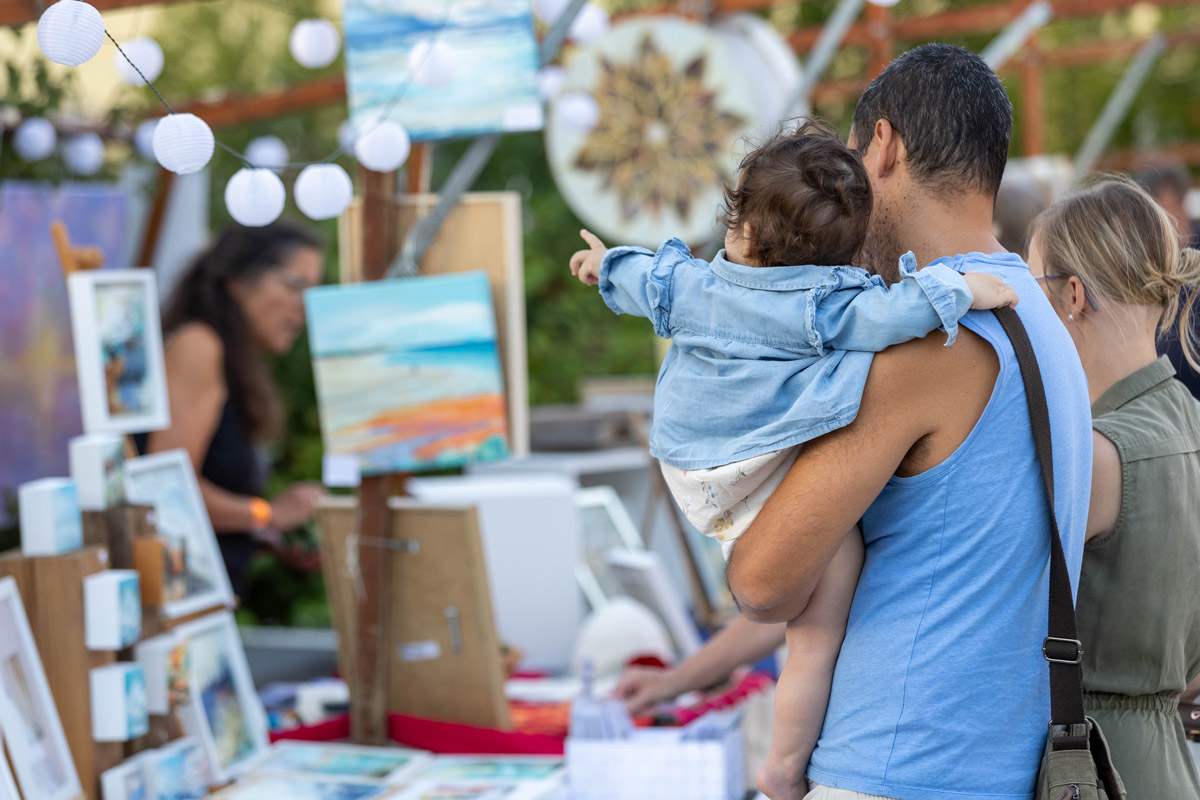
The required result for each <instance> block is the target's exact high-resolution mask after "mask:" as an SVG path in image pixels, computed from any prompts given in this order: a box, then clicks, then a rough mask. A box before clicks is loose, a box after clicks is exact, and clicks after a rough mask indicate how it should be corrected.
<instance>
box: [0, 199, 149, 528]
mask: <svg viewBox="0 0 1200 800" xmlns="http://www.w3.org/2000/svg"><path fill="white" fill-rule="evenodd" d="M130 211H131V202H130V191H129V190H127V189H121V188H118V187H117V186H115V185H113V184H106V183H102V182H97V181H88V182H86V183H76V184H56V185H50V184H35V183H28V182H25V181H16V180H5V181H3V184H2V185H0V264H7V265H14V266H13V267H12V268H10V269H6V270H5V271H4V280H0V452H5V453H20V454H21V457H20V458H0V493H3V492H4V491H6V490H14V491H15V490H16V487H17V486H19V485H20V484H22V483H27V482H29V481H31V480H34V479H36V478H41V477H44V476H46V475H66V474H67V471H68V461H67V449H68V442H69V440H70V439H71V438H72V437H74V436H78V435H79V434H80V433H82V432H83V424H82V421H81V419H80V412H79V388H78V383H77V382H76V377H75V356H74V347H73V344H72V341H71V333H70V319H71V315H70V307H69V305H68V303H67V287H66V283H65V282H64V281H63V277H62V271H61V269H60V268H59V261H58V254H57V252H56V251H55V248H54V239H53V238H52V237H51V235H50V224H51V223H52V222H54V221H55V220H61V221H62V222H64V223H65V224H66V226H67V230H68V231H69V232H70V234H71V237H72V238H73V239H74V240H75V241H77V242H80V243H84V244H88V245H95V246H97V247H99V248H100V249H101V250H102V251H103V252H104V257H105V265H106V268H117V269H120V268H123V267H126V266H128V265H129V260H130V258H131V254H132V246H131V244H132V239H131V237H130V236H129V235H128V234H129V231H130V229H131V228H132V227H134V226H133V225H132V221H131V214H130ZM15 265H23V266H22V268H21V269H17V268H15ZM5 513H6V512H5V510H4V508H3V505H2V504H0V523H3V521H4V517H5Z"/></svg>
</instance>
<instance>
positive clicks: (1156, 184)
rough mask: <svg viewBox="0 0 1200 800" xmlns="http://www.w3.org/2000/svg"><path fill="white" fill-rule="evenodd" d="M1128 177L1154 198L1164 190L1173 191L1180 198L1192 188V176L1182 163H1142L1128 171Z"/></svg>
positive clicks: (1157, 197) (1159, 197) (1185, 195)
mask: <svg viewBox="0 0 1200 800" xmlns="http://www.w3.org/2000/svg"><path fill="white" fill-rule="evenodd" d="M1129 177H1131V178H1133V179H1134V180H1135V181H1137V183H1138V185H1139V186H1141V187H1142V188H1143V189H1145V190H1146V192H1147V193H1148V194H1149V195H1150V196H1151V197H1153V198H1154V199H1155V200H1158V199H1161V198H1162V196H1163V193H1164V192H1168V191H1170V192H1174V193H1175V196H1176V197H1178V198H1179V199H1180V200H1182V199H1183V198H1185V197H1187V193H1188V190H1189V189H1191V188H1192V178H1191V176H1190V175H1189V174H1188V171H1187V167H1185V166H1183V164H1179V163H1174V162H1169V161H1162V162H1157V163H1148V164H1143V165H1141V166H1139V167H1136V168H1135V169H1134V170H1133V171H1132V172H1130V173H1129Z"/></svg>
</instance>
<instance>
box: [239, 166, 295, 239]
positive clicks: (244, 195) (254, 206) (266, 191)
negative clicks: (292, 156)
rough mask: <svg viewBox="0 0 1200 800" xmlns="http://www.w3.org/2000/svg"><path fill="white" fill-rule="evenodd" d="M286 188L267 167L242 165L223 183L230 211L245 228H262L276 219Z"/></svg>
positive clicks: (281, 206)
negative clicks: (243, 167) (240, 168)
mask: <svg viewBox="0 0 1200 800" xmlns="http://www.w3.org/2000/svg"><path fill="white" fill-rule="evenodd" d="M285 200H286V192H284V190H283V181H281V180H279V176H278V175H276V174H275V173H274V172H271V170H269V169H242V170H238V171H237V172H235V173H234V174H233V177H232V178H230V179H229V183H228V184H226V186H225V207H226V208H228V209H229V215H230V216H231V217H233V218H234V219H235V220H237V221H238V222H240V223H241V224H242V225H245V226H246V227H248V228H261V227H262V226H264V225H270V224H271V223H272V222H274V221H275V220H277V219H279V215H280V214H282V213H283V204H284V201H285Z"/></svg>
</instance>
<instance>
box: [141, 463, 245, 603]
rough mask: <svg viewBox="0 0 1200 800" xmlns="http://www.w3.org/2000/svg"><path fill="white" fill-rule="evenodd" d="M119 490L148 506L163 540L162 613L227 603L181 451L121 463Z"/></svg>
mask: <svg viewBox="0 0 1200 800" xmlns="http://www.w3.org/2000/svg"><path fill="white" fill-rule="evenodd" d="M125 491H126V494H127V495H128V496H129V499H130V501H131V502H134V503H144V504H145V505H151V506H154V511H155V519H156V524H157V527H158V534H159V536H161V537H163V538H164V539H165V540H166V541H167V550H168V552H167V553H166V563H165V564H164V569H165V571H166V576H165V577H166V580H165V585H164V589H165V592H166V595H167V599H166V605H165V606H164V609H163V610H164V613H166V615H167V616H168V617H169V618H171V619H177V618H179V617H181V616H186V615H188V614H192V613H195V612H196V611H202V610H204V609H206V608H212V607H214V606H218V605H226V606H228V605H232V603H233V590H232V588H231V587H230V585H229V574H228V573H227V572H226V571H225V562H224V561H223V560H222V559H221V552H220V550H219V549H218V547H217V539H216V534H215V533H214V532H213V529H212V523H211V522H210V521H209V519H208V512H207V510H205V507H204V501H203V499H202V498H201V496H200V487H199V484H197V482H196V475H195V472H194V471H193V468H192V462H191V460H190V459H189V458H188V455H187V453H186V452H184V451H182V450H171V451H168V452H165V453H155V454H154V455H149V456H142V457H141V458H135V459H133V460H131V461H129V462H127V463H126V465H125Z"/></svg>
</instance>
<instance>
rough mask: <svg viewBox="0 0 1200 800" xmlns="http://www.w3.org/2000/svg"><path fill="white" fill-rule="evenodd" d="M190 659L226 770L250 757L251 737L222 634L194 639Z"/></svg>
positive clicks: (205, 634)
mask: <svg viewBox="0 0 1200 800" xmlns="http://www.w3.org/2000/svg"><path fill="white" fill-rule="evenodd" d="M191 657H192V674H193V676H194V680H195V681H196V691H197V692H199V694H200V703H201V705H202V706H203V707H204V716H205V717H206V718H207V719H208V724H209V727H210V729H211V730H212V734H213V740H214V741H215V742H216V746H217V758H218V760H219V762H220V764H221V766H222V767H229V766H230V765H232V764H236V763H238V762H240V761H244V760H246V759H247V758H248V757H250V756H251V755H253V754H254V737H253V736H252V733H251V730H250V725H249V721H248V720H247V718H246V712H245V710H244V709H243V708H242V697H241V695H240V694H239V692H238V686H237V681H236V680H235V679H234V675H233V664H232V662H231V659H230V654H229V652H228V648H227V646H226V636H225V633H224V631H221V630H214V631H211V632H208V633H204V634H201V635H199V636H197V637H196V638H194V639H193V640H192V643H191Z"/></svg>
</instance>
